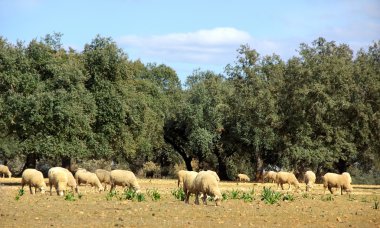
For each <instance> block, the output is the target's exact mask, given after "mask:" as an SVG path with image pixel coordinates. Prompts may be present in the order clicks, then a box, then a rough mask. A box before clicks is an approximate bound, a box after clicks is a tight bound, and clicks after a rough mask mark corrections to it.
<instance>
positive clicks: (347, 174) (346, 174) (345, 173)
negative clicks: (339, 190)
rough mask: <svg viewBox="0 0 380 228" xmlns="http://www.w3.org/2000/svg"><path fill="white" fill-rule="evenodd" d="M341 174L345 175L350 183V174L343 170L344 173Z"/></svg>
mask: <svg viewBox="0 0 380 228" xmlns="http://www.w3.org/2000/svg"><path fill="white" fill-rule="evenodd" d="M342 175H345V176H347V178H348V181H349V182H350V184H352V179H351V175H350V173H348V172H344V173H342Z"/></svg>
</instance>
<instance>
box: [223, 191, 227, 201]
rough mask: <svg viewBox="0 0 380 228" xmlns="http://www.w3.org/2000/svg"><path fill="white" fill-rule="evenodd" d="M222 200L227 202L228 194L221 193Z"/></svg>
mask: <svg viewBox="0 0 380 228" xmlns="http://www.w3.org/2000/svg"><path fill="white" fill-rule="evenodd" d="M222 197H223V200H228V194H227V193H225V192H223V193H222Z"/></svg>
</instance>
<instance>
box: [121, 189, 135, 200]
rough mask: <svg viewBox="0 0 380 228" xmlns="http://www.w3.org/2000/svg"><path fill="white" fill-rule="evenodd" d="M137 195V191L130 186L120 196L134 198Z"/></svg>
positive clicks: (127, 198) (128, 198)
mask: <svg viewBox="0 0 380 228" xmlns="http://www.w3.org/2000/svg"><path fill="white" fill-rule="evenodd" d="M136 196H137V193H136V191H135V190H134V189H132V188H128V189H125V190H124V192H123V193H122V194H121V196H120V198H119V199H120V200H133V199H135V198H136Z"/></svg>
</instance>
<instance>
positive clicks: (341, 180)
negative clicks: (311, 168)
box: [322, 173, 353, 195]
mask: <svg viewBox="0 0 380 228" xmlns="http://www.w3.org/2000/svg"><path fill="white" fill-rule="evenodd" d="M322 180H323V188H324V191H323V194H325V193H326V188H328V189H329V191H330V192H331V194H334V192H333V190H332V188H338V189H339V188H340V194H341V195H343V190H345V191H346V192H347V193H350V192H352V190H353V189H352V186H351V183H350V178H349V176H347V175H346V174H337V173H326V174H325V175H324V176H323V177H322Z"/></svg>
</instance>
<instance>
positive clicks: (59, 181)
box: [48, 167, 68, 196]
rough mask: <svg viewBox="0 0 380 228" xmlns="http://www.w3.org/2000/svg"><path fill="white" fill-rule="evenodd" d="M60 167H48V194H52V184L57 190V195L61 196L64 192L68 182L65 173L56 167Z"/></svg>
mask: <svg viewBox="0 0 380 228" xmlns="http://www.w3.org/2000/svg"><path fill="white" fill-rule="evenodd" d="M58 168H61V167H54V168H51V169H49V173H48V177H49V186H50V195H52V192H53V191H52V188H53V185H54V187H55V190H56V191H57V195H59V196H63V195H64V194H65V192H66V187H67V183H68V177H67V173H66V172H65V171H64V170H62V169H58Z"/></svg>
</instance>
